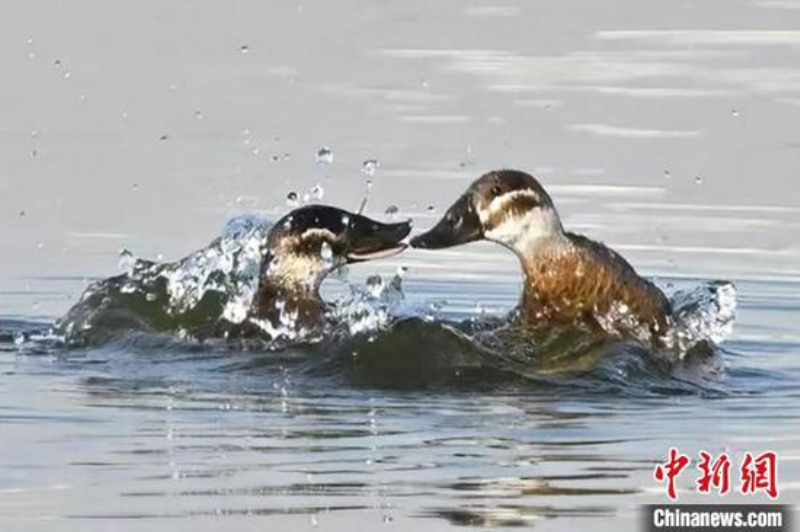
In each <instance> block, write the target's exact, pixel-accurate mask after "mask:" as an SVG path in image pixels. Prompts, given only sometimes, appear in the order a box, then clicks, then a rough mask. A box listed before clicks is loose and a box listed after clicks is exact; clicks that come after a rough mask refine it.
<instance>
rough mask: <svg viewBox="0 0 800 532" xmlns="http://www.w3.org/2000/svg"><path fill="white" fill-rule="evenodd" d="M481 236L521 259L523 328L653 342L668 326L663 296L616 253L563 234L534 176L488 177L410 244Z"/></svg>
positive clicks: (505, 173)
mask: <svg viewBox="0 0 800 532" xmlns="http://www.w3.org/2000/svg"><path fill="white" fill-rule="evenodd" d="M481 239H485V240H491V241H493V242H497V243H499V244H501V245H503V246H505V247H507V248H508V249H510V250H511V251H513V252H514V253H515V254H516V255H517V257H518V258H519V260H520V263H521V265H522V269H523V271H524V273H525V283H524V289H523V293H522V300H521V303H520V313H521V317H522V320H523V322H524V323H525V324H526V325H529V326H531V327H536V328H538V327H540V326H543V325H549V324H575V325H588V326H589V327H591V328H594V329H602V330H604V331H606V332H623V333H631V334H633V335H635V336H638V337H643V336H650V337H651V338H652V337H658V336H661V335H663V334H664V333H666V331H667V329H668V327H669V324H670V321H671V318H670V314H671V309H670V304H669V301H668V300H667V298H666V297H665V296H664V294H663V293H662V292H661V291H660V290H659V289H658V288H657V287H656V286H655V285H653V284H652V283H650V282H649V281H647V280H645V279H643V278H642V277H640V276H639V275H638V274H637V273H636V271H635V270H634V269H633V267H632V266H631V265H630V264H628V262H627V261H626V260H625V259H624V258H622V257H621V256H620V255H619V254H617V253H616V252H614V251H613V250H611V249H609V248H607V247H606V246H604V245H603V244H601V243H599V242H595V241H592V240H590V239H588V238H586V237H584V236H581V235H577V234H574V233H568V232H566V231H564V228H563V227H562V225H561V220H560V218H559V216H558V213H557V212H556V209H555V207H554V205H553V202H552V200H551V198H550V196H549V195H548V194H547V192H546V191H545V190H544V187H542V186H541V185H540V184H539V182H538V181H536V179H535V178H534V177H533V176H531V175H528V174H526V173H524V172H519V171H515V170H500V171H495V172H489V173H488V174H485V175H483V176H482V177H480V178H479V179H478V180H477V181H475V182H474V183H473V184H472V185H471V186H470V187H469V188H468V189H467V191H466V192H465V193H464V194H463V195H462V196H461V197H460V198H459V199H458V200H457V201H456V202H455V203H454V204H453V206H452V207H450V209H448V211H447V212H446V213H445V215H444V217H443V218H442V219H441V220H440V221H439V222H438V223H437V224H436V226H434V227H433V228H432V229H431V230H429V231H428V232H426V233H423V234H421V235H418V236H416V237H415V238H413V239H412V240H411V245H412V246H414V247H419V248H429V249H438V248H445V247H450V246H455V245H459V244H464V243H467V242H472V241H475V240H481Z"/></svg>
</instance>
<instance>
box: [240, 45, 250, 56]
mask: <svg viewBox="0 0 800 532" xmlns="http://www.w3.org/2000/svg"><path fill="white" fill-rule="evenodd" d="M239 52H240V53H242V54H249V53H250V47H249V46H247V45H246V44H243V45H241V46H240V47H239Z"/></svg>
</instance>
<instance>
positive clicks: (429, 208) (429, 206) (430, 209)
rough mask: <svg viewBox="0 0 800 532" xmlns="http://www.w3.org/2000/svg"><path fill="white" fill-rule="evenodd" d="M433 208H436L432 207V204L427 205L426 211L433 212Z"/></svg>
mask: <svg viewBox="0 0 800 532" xmlns="http://www.w3.org/2000/svg"><path fill="white" fill-rule="evenodd" d="M435 210H436V207H434V206H433V205H428V212H433V211H435Z"/></svg>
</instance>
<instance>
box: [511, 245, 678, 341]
mask: <svg viewBox="0 0 800 532" xmlns="http://www.w3.org/2000/svg"><path fill="white" fill-rule="evenodd" d="M523 265H524V269H525V274H526V280H525V289H524V294H523V302H522V311H523V316H524V317H525V318H526V319H527V320H530V321H537V320H541V319H545V320H555V321H561V322H590V323H596V322H598V321H599V320H598V319H600V320H602V318H604V317H607V316H610V315H615V316H617V317H618V318H619V320H620V321H624V322H628V324H629V325H634V326H635V325H645V326H647V327H648V328H649V329H650V330H651V331H652V332H653V333H654V334H658V333H659V332H663V331H665V329H666V327H667V325H668V320H669V315H670V313H671V309H670V304H669V301H668V300H667V298H666V297H665V296H664V294H663V293H662V292H661V290H659V289H658V288H657V287H656V286H655V285H653V284H652V283H651V282H649V281H647V280H646V279H643V278H642V277H640V276H639V275H638V274H637V273H636V271H635V270H634V269H633V267H632V266H631V265H630V264H629V263H628V262H627V261H626V260H625V259H624V258H623V257H622V256H620V255H619V254H618V253H616V252H615V251H613V250H611V249H609V248H608V247H606V246H604V245H603V244H601V243H598V242H595V241H593V240H590V239H588V238H586V237H584V236H582V235H577V234H574V233H566V234H564V235H563V236H561V237H559V238H554V239H551V241H549V242H544V243H542V245H540V246H538V247H537V249H536V251H535V252H534V254H533V256H531V257H525V258H524V260H523Z"/></svg>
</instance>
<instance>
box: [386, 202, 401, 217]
mask: <svg viewBox="0 0 800 532" xmlns="http://www.w3.org/2000/svg"><path fill="white" fill-rule="evenodd" d="M399 212H400V209H399V208H398V207H397V205H389V206H388V207H386V210H385V211H384V213H385V214H386V215H387V216H389V217H391V218H392V219H394V218H395V217H396V216H397V213H399Z"/></svg>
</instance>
